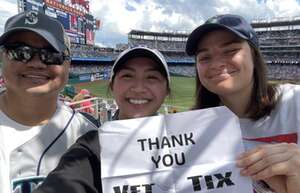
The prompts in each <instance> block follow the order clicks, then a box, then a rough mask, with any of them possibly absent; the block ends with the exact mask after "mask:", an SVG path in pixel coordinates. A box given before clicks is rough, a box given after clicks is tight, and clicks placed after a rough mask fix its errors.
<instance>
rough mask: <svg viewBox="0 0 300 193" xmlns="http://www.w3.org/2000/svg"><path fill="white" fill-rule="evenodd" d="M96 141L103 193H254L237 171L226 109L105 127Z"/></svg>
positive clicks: (236, 143) (234, 125)
mask: <svg viewBox="0 0 300 193" xmlns="http://www.w3.org/2000/svg"><path fill="white" fill-rule="evenodd" d="M99 137H100V146H101V154H100V155H101V163H102V166H101V173H102V185H103V192H105V193H138V192H145V193H151V192H153V193H192V192H201V193H202V192H210V193H225V192H226V193H227V192H230V193H240V192H243V193H252V186H251V181H250V179H248V178H246V177H242V176H240V175H239V169H238V168H236V167H235V159H236V157H237V155H238V154H240V153H242V152H243V151H244V149H243V145H242V138H241V132H240V128H239V122H238V118H237V117H236V116H235V115H234V114H233V113H232V112H230V111H229V110H228V109H227V108H225V107H217V108H211V109H206V110H197V111H190V112H184V113H177V114H170V115H165V116H153V117H147V118H138V119H129V120H122V121H112V122H107V123H105V124H104V125H103V126H102V127H101V131H100V135H99Z"/></svg>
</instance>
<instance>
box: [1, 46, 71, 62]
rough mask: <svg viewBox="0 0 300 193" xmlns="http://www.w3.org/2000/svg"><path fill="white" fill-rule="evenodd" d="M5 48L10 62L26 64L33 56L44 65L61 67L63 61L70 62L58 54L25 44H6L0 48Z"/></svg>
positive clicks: (66, 57)
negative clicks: (36, 56) (37, 57)
mask: <svg viewBox="0 0 300 193" xmlns="http://www.w3.org/2000/svg"><path fill="white" fill-rule="evenodd" d="M1 47H3V48H5V50H6V52H7V55H8V58H9V59H10V60H16V61H21V62H24V63H27V62H28V61H30V60H31V59H32V58H33V56H34V55H35V54H38V56H39V58H40V60H41V61H42V62H43V63H44V64H46V65H62V64H63V62H64V61H65V60H70V56H66V55H65V54H64V53H59V52H57V51H55V50H54V49H49V48H34V47H31V46H29V45H25V44H7V45H3V46H1Z"/></svg>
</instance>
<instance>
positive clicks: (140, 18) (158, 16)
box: [0, 0, 300, 47]
mask: <svg viewBox="0 0 300 193" xmlns="http://www.w3.org/2000/svg"><path fill="white" fill-rule="evenodd" d="M0 3H1V7H0V34H2V32H3V27H4V23H5V21H6V20H7V18H8V17H10V16H12V15H14V14H16V13H17V0H0ZM90 8H91V12H92V14H93V15H94V16H95V17H97V18H98V19H100V20H101V21H102V26H101V29H100V30H99V31H97V32H96V43H97V44H98V45H102V46H110V47H114V46H115V45H116V44H117V43H127V33H128V32H129V31H130V30H132V29H138V30H147V31H158V32H167V31H180V32H187V33H189V32H191V31H192V30H193V29H194V28H195V27H197V26H198V25H200V24H201V23H203V21H205V20H206V19H207V18H208V17H211V16H213V15H216V14H224V13H234V14H239V15H242V16H244V17H245V18H247V19H248V20H249V21H251V20H252V19H258V18H263V19H272V18H274V17H286V18H290V17H295V16H300V4H299V0H90Z"/></svg>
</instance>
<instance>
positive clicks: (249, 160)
mask: <svg viewBox="0 0 300 193" xmlns="http://www.w3.org/2000/svg"><path fill="white" fill-rule="evenodd" d="M284 152H286V148H284V147H282V146H278V145H264V146H260V147H257V148H255V150H253V151H251V153H250V152H247V154H245V155H246V156H245V157H243V158H241V159H239V160H237V166H238V167H241V168H246V167H250V166H251V165H253V164H254V163H256V162H258V161H260V160H262V159H263V158H265V157H269V156H271V155H274V154H280V153H284Z"/></svg>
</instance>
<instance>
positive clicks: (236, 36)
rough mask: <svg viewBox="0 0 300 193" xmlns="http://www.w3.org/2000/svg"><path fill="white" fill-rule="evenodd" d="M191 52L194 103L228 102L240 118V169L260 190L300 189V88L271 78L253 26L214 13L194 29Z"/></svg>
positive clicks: (188, 47)
mask: <svg viewBox="0 0 300 193" xmlns="http://www.w3.org/2000/svg"><path fill="white" fill-rule="evenodd" d="M186 52H187V54H188V55H190V56H195V59H196V69H197V77H196V101H195V106H194V108H195V109H203V108H209V107H216V106H220V105H225V106H227V107H228V108H229V109H230V110H232V111H233V112H234V113H235V114H236V115H237V116H238V117H239V120H240V125H241V130H242V134H243V140H244V144H245V147H246V149H247V151H246V152H245V153H244V154H242V155H241V156H240V157H239V158H238V160H237V166H238V167H240V168H241V174H242V175H244V176H250V177H251V178H252V179H253V180H254V188H255V190H256V192H257V193H259V192H261V193H263V192H276V193H299V192H300V148H299V139H298V138H299V131H300V118H299V115H298V114H299V112H300V87H299V86H296V85H291V84H285V85H271V84H269V83H268V82H267V76H266V64H265V62H264V60H263V57H262V55H261V52H260V50H259V44H258V38H257V35H256V34H255V32H254V30H253V28H252V27H251V25H250V24H249V23H248V22H247V21H245V19H244V18H242V17H240V16H237V15H230V14H226V15H219V16H215V17H212V18H210V19H208V20H207V21H206V23H204V24H203V25H201V26H199V27H198V28H196V29H195V30H194V31H193V32H192V33H191V34H190V36H189V38H188V40H187V45H186Z"/></svg>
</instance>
